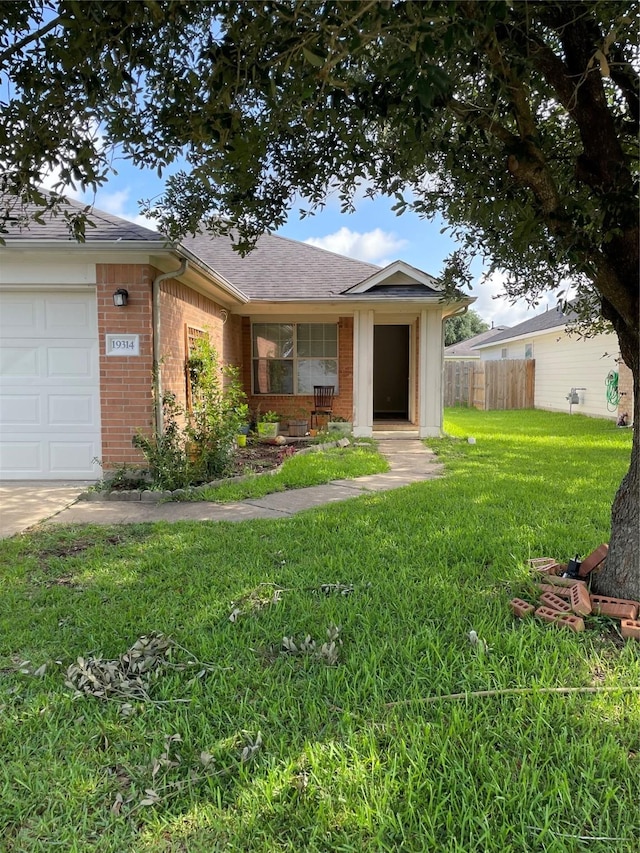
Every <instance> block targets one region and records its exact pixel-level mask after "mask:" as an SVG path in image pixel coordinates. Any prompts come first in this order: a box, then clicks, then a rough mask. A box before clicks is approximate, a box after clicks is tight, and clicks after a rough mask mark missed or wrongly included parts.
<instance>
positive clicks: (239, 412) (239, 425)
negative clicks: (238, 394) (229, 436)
mask: <svg viewBox="0 0 640 853" xmlns="http://www.w3.org/2000/svg"><path fill="white" fill-rule="evenodd" d="M233 414H234V417H235V420H236V444H237V445H238V447H246V446H247V436H248V435H249V406H248V405H247V404H246V403H239V404H238V405H237V406H236V407H235V409H234V412H233Z"/></svg>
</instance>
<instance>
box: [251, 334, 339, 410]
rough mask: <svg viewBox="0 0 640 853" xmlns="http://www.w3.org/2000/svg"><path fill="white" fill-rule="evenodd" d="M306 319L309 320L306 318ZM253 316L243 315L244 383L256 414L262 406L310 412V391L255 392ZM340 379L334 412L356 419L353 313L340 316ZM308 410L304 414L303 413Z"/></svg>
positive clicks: (311, 401)
mask: <svg viewBox="0 0 640 853" xmlns="http://www.w3.org/2000/svg"><path fill="white" fill-rule="evenodd" d="M305 322H309V321H308V320H305ZM251 355H252V353H251V320H250V319H249V318H248V317H243V318H242V349H241V358H242V372H241V376H242V383H243V386H244V390H245V393H246V395H247V398H248V402H249V408H250V409H251V412H252V414H253V416H254V417H255V414H256V412H257V411H258V410H260V411H262V412H268V411H275V412H278V414H279V415H281V416H282V418H283V421H284V420H285V419H286V418H290V417H291V418H299V417H304V415H307V416H310V412H311V410H312V409H313V395H307V394H300V395H298V394H296V395H290V394H257V395H253V394H252V393H251V371H252V364H251ZM338 383H339V389H340V390H339V393H338V394H337V396H336V397H335V398H334V404H333V413H334V415H337V416H339V417H342V418H345V420H348V421H352V420H353V317H340V318H339V320H338ZM302 412H304V415H303V414H302Z"/></svg>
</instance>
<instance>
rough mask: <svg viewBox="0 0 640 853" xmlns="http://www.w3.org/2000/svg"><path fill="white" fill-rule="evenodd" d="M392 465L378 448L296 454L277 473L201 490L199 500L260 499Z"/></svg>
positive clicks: (385, 468)
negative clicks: (275, 493)
mask: <svg viewBox="0 0 640 853" xmlns="http://www.w3.org/2000/svg"><path fill="white" fill-rule="evenodd" d="M388 470H389V465H388V463H387V461H386V460H385V459H384V457H382V456H380V454H379V453H378V452H377V450H376V447H375V445H373V444H372V445H368V446H367V445H365V443H364V442H363V443H362V444H361V445H357V446H351V447H346V448H342V447H336V448H331V449H329V450H325V451H323V452H321V453H318V452H311V453H304V454H297V455H296V456H292V457H290V458H289V459H285V461H284V464H283V465H282V468H281V469H280V470H278V471H277V472H276V473H274V474H260V475H255V474H254V475H249V479H247V480H245V481H244V482H242V483H227V484H225V485H223V486H218V487H217V488H203V489H200V490H198V494H197V500H204V501H215V502H216V503H228V502H230V501H240V500H244V499H245V498H261V497H263V496H264V495H270V494H273V493H274V492H284V491H286V490H287V489H302V488H306V487H307V486H319V485H321V484H323V483H330V482H331V481H332V480H343V479H352V478H354V477H362V476H364V475H365V474H379V473H381V472H383V471H388Z"/></svg>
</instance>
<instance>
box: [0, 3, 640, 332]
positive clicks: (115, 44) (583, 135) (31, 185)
mask: <svg viewBox="0 0 640 853" xmlns="http://www.w3.org/2000/svg"><path fill="white" fill-rule="evenodd" d="M632 9H633V5H632V4H631V3H629V2H627V0H588V2H573V0H562V2H561V0H552V2H548V0H533V2H532V0H528V2H524V0H516V2H513V3H507V2H505V0H485V2H483V3H471V2H467V0H457V2H450V3H443V2H440V0H424V2H413V0H409V2H405V0H394V2H389V3H365V2H357V3H327V4H320V3H315V2H306V1H305V2H298V3H296V4H295V13H293V12H292V7H291V4H288V3H284V4H258V3H228V2H224V0H218V2H210V3H206V4H203V3H196V4H194V3H189V4H188V3H181V2H177V0H161V2H157V3H153V4H149V3H109V4H104V3H82V4H79V3H73V4H64V6H59V5H58V4H57V3H54V2H53V1H52V0H38V2H26V0H23V2H14V3H5V4H3V6H2V10H1V12H0V16H1V17H0V21H1V22H2V24H3V26H2V27H1V28H0V68H1V69H2V71H3V72H4V74H5V75H6V76H7V77H8V78H9V79H10V80H11V83H12V86H11V88H10V89H9V90H8V91H9V94H8V95H7V96H6V98H7V102H6V104H5V109H4V113H3V118H4V122H3V130H2V133H1V134H0V161H2V162H3V163H4V164H7V165H6V168H5V172H4V174H3V189H5V190H8V191H12V192H15V193H16V194H17V196H18V197H19V198H21V199H24V200H32V201H35V202H37V204H38V205H40V206H41V207H42V205H46V204H53V205H54V206H55V205H56V204H57V202H58V201H59V199H57V198H54V199H50V200H47V199H45V198H44V197H43V195H42V193H41V192H40V191H39V190H38V186H39V185H40V184H41V182H42V178H43V176H44V175H45V174H49V173H50V172H51V170H52V169H54V170H55V169H57V170H58V171H59V173H60V175H61V181H60V189H61V190H62V189H64V187H65V186H68V185H70V184H71V183H76V184H80V185H81V186H82V187H90V188H95V187H97V186H100V185H101V184H103V183H104V182H105V181H106V180H107V178H108V176H109V172H110V170H111V168H112V166H111V160H110V148H111V147H112V146H118V147H119V153H120V154H121V155H122V156H124V157H127V158H130V159H132V160H133V161H135V162H136V163H139V164H145V165H153V166H154V167H155V168H157V169H158V171H159V172H162V170H163V169H164V168H165V167H166V166H167V165H168V164H170V163H172V162H173V161H175V160H176V159H177V158H178V157H180V156H183V155H186V160H187V162H188V164H189V168H188V170H180V171H178V172H177V173H176V174H174V175H172V176H171V177H170V178H169V180H168V182H167V192H166V195H165V196H164V198H163V199H160V200H159V203H158V204H157V205H156V204H155V203H154V205H153V207H154V209H155V212H156V214H157V215H160V216H161V218H162V219H163V221H164V224H165V227H166V228H167V230H168V232H169V234H170V235H171V236H174V237H178V236H180V235H183V234H185V233H188V232H195V231H197V230H199V228H200V227H201V225H202V224H203V223H204V224H205V225H207V226H210V227H212V228H216V229H218V230H223V231H225V230H226V231H232V232H233V233H234V234H235V239H236V240H237V242H238V245H239V248H241V249H243V250H246V249H247V248H248V247H249V245H250V243H251V241H252V240H254V239H255V237H256V236H257V235H258V234H259V233H260V232H261V231H263V230H264V229H265V228H276V227H277V226H278V225H281V224H282V223H283V222H284V221H285V220H286V217H287V214H288V211H289V208H290V206H291V205H292V203H293V200H294V199H295V198H302V199H305V200H306V201H305V205H306V209H305V211H303V214H305V213H309V212H313V210H314V209H316V208H318V207H320V206H322V204H324V202H325V199H326V196H327V193H328V192H329V191H330V190H337V191H338V193H339V197H340V199H341V203H342V206H343V210H345V211H348V210H351V209H353V198H354V194H355V193H356V191H357V190H358V188H359V187H360V186H362V185H363V184H365V183H366V184H367V192H368V193H369V194H375V193H385V194H387V195H389V196H390V197H392V198H395V199H396V208H397V210H398V212H399V213H400V212H402V210H404V209H406V208H408V207H412V208H413V209H415V210H416V211H417V212H419V213H421V214H424V215H425V216H432V215H434V214H435V213H440V214H442V215H443V216H444V218H445V220H446V221H447V222H448V223H449V225H450V226H451V228H452V229H453V231H454V233H455V234H456V235H457V236H458V237H459V238H460V242H461V246H460V250H459V252H458V264H459V262H460V261H461V260H462V259H463V258H464V257H465V255H466V256H467V259H468V257H469V255H470V253H473V252H475V251H477V249H478V247H480V248H481V250H482V252H483V253H484V254H485V255H486V256H487V257H490V258H492V259H493V260H494V261H495V263H496V265H497V266H499V267H501V268H502V269H505V270H507V271H509V273H510V274H511V279H510V281H509V282H508V284H507V288H508V290H509V292H510V293H511V294H512V295H516V296H520V295H523V294H528V295H529V296H530V297H531V298H532V299H536V298H537V295H538V294H539V293H541V292H542V291H544V290H545V289H547V288H549V287H550V286H557V285H558V283H559V280H560V279H561V278H562V277H564V276H566V275H570V276H572V277H573V278H574V280H575V281H577V282H578V283H581V285H582V288H581V289H582V292H583V295H584V299H585V301H586V302H588V301H589V300H591V302H592V303H593V301H594V300H593V288H594V287H595V288H596V290H597V291H599V293H600V295H601V296H604V297H605V298H606V300H607V302H608V303H610V304H611V306H613V307H614V308H615V311H616V312H617V313H618V314H619V315H620V317H621V318H622V319H623V320H624V322H625V323H626V325H628V326H629V325H631V326H633V325H634V322H635V318H637V314H638V311H637V310H635V311H634V308H635V309H637V270H638V263H637V261H638V255H637V240H635V239H632V238H633V233H635V229H636V228H637V222H638V216H637V214H638V204H637V181H636V176H637V144H636V142H637V132H638V113H639V107H638V92H637V82H636V72H635V68H634V65H635V62H636V60H637V56H636V45H637V40H638V19H637V16H636V15H635V14H633V12H632ZM152 45H153V48H151V46H152ZM310 45H313V47H312V48H311V47H310ZM98 121H99V122H100V133H96V122H98ZM25 128H28V131H29V132H27V133H25ZM594 128H597V129H598V132H597V133H595V132H594ZM425 176H428V178H427V177H425ZM9 207H10V205H9V206H8V207H7V211H6V215H7V216H9V217H11V216H12V215H18V214H16V212H15V211H13V213H12V212H11V210H10V209H9ZM221 214H222V215H221ZM83 223H84V224H86V223H85V217H84V216H83V215H81V216H79V217H75V218H74V221H73V222H70V227H72V230H74V233H81V232H82V230H83V227H84V224H83ZM236 229H238V230H236ZM457 278H458V280H459V281H460V279H461V278H464V273H461V272H460V270H458V274H457ZM629 282H631V283H632V284H633V287H632V288H630V285H629ZM620 288H621V289H620ZM634 288H635V291H636V293H635V300H636V301H635V302H634V301H633V296H634ZM606 313H607V316H609V314H611V313H612V312H610V311H607V312H606ZM609 319H613V318H612V317H609Z"/></svg>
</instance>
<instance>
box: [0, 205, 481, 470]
mask: <svg viewBox="0 0 640 853" xmlns="http://www.w3.org/2000/svg"><path fill="white" fill-rule="evenodd" d="M70 209H71V212H74V211H75V210H78V209H80V205H77V204H75V203H72V202H70ZM92 220H93V223H94V225H95V227H89V228H87V234H86V242H85V243H77V242H75V241H73V240H71V239H69V235H68V232H67V229H66V225H65V222H64V220H63V219H62V218H58V219H52V220H50V221H47V222H46V223H45V224H38V223H31V224H30V226H29V227H28V228H25V229H20V228H18V227H16V228H14V229H10V230H9V232H8V233H7V234H6V236H5V239H6V245H5V246H3V247H0V344H1V348H0V439H1V441H0V477H2V478H4V479H90V478H93V477H97V476H99V475H100V472H101V465H100V462H102V463H103V465H105V466H106V465H117V464H121V463H135V462H139V461H140V459H141V457H140V455H139V453H138V451H137V450H136V449H134V448H133V447H132V444H131V438H132V436H133V435H134V434H135V432H136V431H138V430H140V429H142V430H149V429H150V428H151V425H152V424H153V422H154V420H155V422H156V423H157V422H158V420H159V417H160V415H161V413H160V412H159V411H158V407H157V406H155V405H154V394H153V383H154V381H155V382H156V383H157V387H158V388H159V390H160V391H161V393H163V394H164V393H166V392H169V391H171V392H173V393H175V394H176V396H177V399H178V402H181V403H184V401H185V395H186V380H185V361H186V358H187V356H188V352H189V345H190V341H192V340H193V339H194V338H195V337H197V336H198V335H200V334H202V333H203V331H206V332H208V333H209V334H210V336H211V339H212V342H213V343H214V345H215V347H216V349H217V351H218V353H219V355H220V358H221V360H222V362H223V363H225V364H233V365H236V366H237V367H238V368H239V369H240V372H241V377H242V381H243V385H244V388H245V391H246V393H247V396H248V398H249V404H250V407H251V409H252V410H253V411H254V412H255V411H256V410H257V409H258V407H260V408H261V410H262V411H267V410H276V411H277V412H279V413H280V414H282V415H283V416H287V415H290V416H294V417H295V416H299V412H300V410H301V409H303V410H305V411H307V412H309V411H310V410H311V409H312V407H313V385H315V384H318V385H320V384H322V385H325V384H326V385H334V386H335V390H336V397H335V403H334V414H336V415H339V416H341V417H343V418H345V419H347V420H350V421H352V422H353V431H354V434H355V435H356V436H371V435H372V434H373V431H374V430H375V429H379V428H381V427H382V428H384V426H385V425H389V424H391V423H393V425H394V426H395V427H400V428H405V429H407V430H411V431H413V434H415V435H419V436H422V437H425V436H433V435H438V434H439V433H440V430H441V425H442V350H443V345H442V340H443V335H442V322H443V319H444V318H445V317H447V316H450V315H451V314H454V313H455V312H456V311H458V310H460V308H461V306H465V305H467V304H469V303H470V302H471V301H473V300H469V299H467V300H463V302H462V303H461V302H460V301H457V302H453V303H449V302H447V301H445V300H443V297H442V294H441V292H440V291H439V289H438V286H437V284H436V282H435V280H434V279H433V278H432V277H431V276H430V275H428V274H427V273H425V272H422V271H421V270H418V269H415V268H413V267H411V266H409V265H408V264H406V263H404V262H402V261H395V262H394V263H392V264H389V266H387V267H385V268H384V269H381V268H379V267H377V266H374V265H373V264H368V263H364V262H362V261H357V260H353V259H350V258H345V257H342V256H340V255H336V254H333V253H331V252H327V251H325V250H323V249H318V248H315V247H313V246H309V245H307V244H304V243H298V242H295V241H292V240H288V239H285V238H282V237H276V236H272V235H267V236H264V237H262V238H261V239H260V240H259V241H258V244H257V248H256V249H255V250H254V251H253V252H252V253H251V254H249V255H248V256H246V257H244V258H242V257H240V256H239V255H238V254H237V253H236V252H234V251H233V250H232V248H231V244H230V241H229V239H228V238H226V237H224V238H223V237H211V236H206V235H201V236H198V237H195V238H187V239H185V240H184V241H183V242H182V243H181V244H179V245H170V244H168V243H167V242H166V241H165V239H164V238H163V237H162V235H160V234H158V233H156V232H154V231H152V230H149V229H147V228H144V227H141V226H139V225H135V224H133V223H131V222H127V221H125V220H123V219H120V218H119V217H116V216H113V215H110V214H107V213H102V212H100V211H94V212H93V214H92ZM118 291H120V292H122V291H126V297H127V299H126V303H127V304H126V305H124V306H120V307H118V306H116V304H115V300H114V296H115V295H116V294H117V293H118ZM154 363H157V364H158V365H159V370H158V373H157V374H156V377H155V379H154V370H153V368H154ZM156 399H157V395H156ZM98 460H100V461H98Z"/></svg>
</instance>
